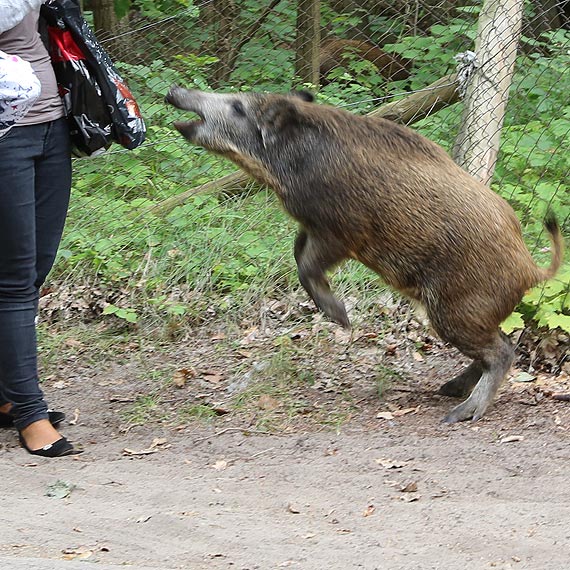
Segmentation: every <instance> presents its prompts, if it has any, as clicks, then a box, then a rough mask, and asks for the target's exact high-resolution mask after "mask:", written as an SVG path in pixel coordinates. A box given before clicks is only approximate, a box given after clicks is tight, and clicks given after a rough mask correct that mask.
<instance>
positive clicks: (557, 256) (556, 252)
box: [541, 211, 564, 281]
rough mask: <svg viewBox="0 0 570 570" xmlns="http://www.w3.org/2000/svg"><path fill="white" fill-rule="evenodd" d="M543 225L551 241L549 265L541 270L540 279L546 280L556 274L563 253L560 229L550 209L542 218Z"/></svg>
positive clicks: (562, 239)
mask: <svg viewBox="0 0 570 570" xmlns="http://www.w3.org/2000/svg"><path fill="white" fill-rule="evenodd" d="M544 227H545V228H546V230H547V231H548V233H549V234H550V241H551V243H552V261H551V262H550V266H549V267H547V268H546V269H542V270H541V274H542V279H543V280H544V281H546V280H547V279H550V278H552V277H554V275H556V272H557V271H558V269H559V268H560V265H561V264H562V256H563V255H564V238H563V237H562V232H561V231H560V226H559V225H558V221H557V220H556V217H555V216H554V213H553V212H552V211H549V212H548V213H547V214H546V217H545V218H544Z"/></svg>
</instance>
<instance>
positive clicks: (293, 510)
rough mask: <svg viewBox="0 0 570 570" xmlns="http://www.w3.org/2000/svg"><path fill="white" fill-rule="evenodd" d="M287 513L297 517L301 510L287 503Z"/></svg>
mask: <svg viewBox="0 0 570 570" xmlns="http://www.w3.org/2000/svg"><path fill="white" fill-rule="evenodd" d="M287 511H288V512H290V513H291V514H293V515H299V514H301V510H300V509H299V508H298V507H296V506H294V505H292V504H291V503H289V504H288V505H287Z"/></svg>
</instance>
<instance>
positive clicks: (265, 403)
mask: <svg viewBox="0 0 570 570" xmlns="http://www.w3.org/2000/svg"><path fill="white" fill-rule="evenodd" d="M280 405H281V402H279V400H276V399H275V398H273V397H272V396H269V395H268V394H262V395H261V396H260V397H259V400H257V406H258V407H259V409H261V410H266V411H268V412H270V411H271V410H275V409H276V408H278V407H279V406H280Z"/></svg>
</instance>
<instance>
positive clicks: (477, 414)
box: [443, 398, 487, 424]
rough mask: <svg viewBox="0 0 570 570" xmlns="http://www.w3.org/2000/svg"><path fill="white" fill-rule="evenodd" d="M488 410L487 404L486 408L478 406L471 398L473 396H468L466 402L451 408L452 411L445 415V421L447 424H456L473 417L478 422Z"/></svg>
mask: <svg viewBox="0 0 570 570" xmlns="http://www.w3.org/2000/svg"><path fill="white" fill-rule="evenodd" d="M486 410H487V406H485V407H484V408H479V407H477V404H476V403H475V402H473V401H472V400H471V398H467V400H465V402H463V403H461V404H459V406H456V407H455V408H453V410H451V412H449V414H447V416H445V418H444V420H443V421H444V422H445V423H446V424H455V423H457V422H463V421H465V420H471V419H472V420H473V421H474V422H476V421H477V420H480V419H481V418H482V417H483V415H484V414H485V411H486Z"/></svg>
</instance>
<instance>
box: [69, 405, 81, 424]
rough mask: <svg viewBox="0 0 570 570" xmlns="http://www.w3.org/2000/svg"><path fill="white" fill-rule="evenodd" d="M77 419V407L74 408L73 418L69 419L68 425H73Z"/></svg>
mask: <svg viewBox="0 0 570 570" xmlns="http://www.w3.org/2000/svg"><path fill="white" fill-rule="evenodd" d="M78 420H79V408H75V411H74V412H73V419H72V420H69V422H68V423H69V425H70V426H74V425H77V421H78Z"/></svg>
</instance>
